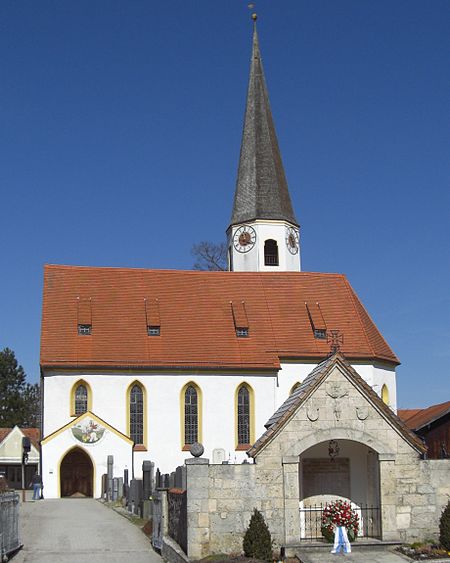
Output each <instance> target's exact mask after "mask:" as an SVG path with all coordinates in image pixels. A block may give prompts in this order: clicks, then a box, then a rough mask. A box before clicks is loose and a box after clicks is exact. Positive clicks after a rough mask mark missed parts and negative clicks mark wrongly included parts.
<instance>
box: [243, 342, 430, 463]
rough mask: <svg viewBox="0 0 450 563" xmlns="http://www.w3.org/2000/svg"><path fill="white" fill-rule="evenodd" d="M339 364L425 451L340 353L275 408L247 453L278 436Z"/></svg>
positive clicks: (420, 446) (412, 442)
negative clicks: (264, 430)
mask: <svg viewBox="0 0 450 563" xmlns="http://www.w3.org/2000/svg"><path fill="white" fill-rule="evenodd" d="M335 366H339V367H340V368H341V369H342V370H343V371H344V373H345V374H346V375H347V377H348V378H349V379H350V381H352V382H353V383H354V384H355V385H356V386H357V387H358V388H359V389H360V390H361V391H362V392H363V394H364V395H365V396H366V398H367V399H368V400H369V402H371V403H372V405H373V406H374V407H375V408H376V409H377V410H378V411H381V414H382V415H383V416H384V418H386V419H387V420H388V422H389V423H390V424H391V425H392V426H393V427H394V428H395V429H396V430H397V431H398V432H399V433H400V434H401V435H402V436H403V438H405V440H406V441H407V442H408V443H409V444H410V445H412V446H413V447H414V448H415V449H416V450H418V451H419V452H425V451H426V447H425V446H424V445H423V443H422V441H421V440H420V439H419V438H418V437H417V436H416V435H415V434H414V433H413V432H411V430H409V428H408V427H407V426H406V425H405V424H404V423H403V422H402V421H401V420H400V418H399V417H398V416H396V415H395V414H394V413H393V412H392V411H391V409H390V408H389V407H388V406H387V405H386V404H385V403H384V402H383V401H382V400H381V399H380V397H379V396H378V395H377V394H376V393H375V391H374V390H373V389H372V387H370V385H368V384H367V383H366V382H365V381H364V379H363V378H362V377H361V376H360V375H359V374H358V373H357V372H356V371H355V370H354V369H353V368H352V366H351V365H350V364H349V363H348V362H347V361H346V359H345V358H344V357H343V356H342V355H341V354H339V353H336V354H334V355H333V356H330V357H329V358H327V359H326V360H324V361H323V362H321V363H320V364H319V365H318V366H316V367H315V368H314V369H313V371H312V372H311V373H309V374H308V375H307V377H306V378H305V379H304V381H303V382H302V383H301V384H300V385H299V387H297V389H296V390H295V391H294V392H293V393H292V395H291V396H290V397H288V398H287V399H286V400H285V401H284V403H283V404H282V405H281V406H280V407H279V408H278V409H277V410H276V411H275V413H274V414H273V415H272V416H271V417H270V419H269V420H268V421H267V423H266V424H265V426H266V428H267V430H266V432H264V434H263V435H262V436H261V437H260V438H259V439H258V440H257V441H256V442H255V444H254V445H253V446H252V447H251V448H250V449H249V450H248V451H247V455H248V456H250V457H255V456H256V455H257V454H258V453H259V452H260V451H261V450H262V449H263V448H264V447H265V446H266V445H267V444H268V443H269V442H270V441H271V440H272V439H273V438H275V436H277V435H278V434H279V433H280V432H281V430H282V429H283V428H284V426H285V425H286V424H287V423H288V422H289V420H290V419H291V418H292V417H293V416H294V414H295V413H296V412H297V410H298V409H299V408H300V407H301V406H302V404H303V403H304V402H305V401H306V399H308V398H309V397H310V396H311V394H312V393H313V392H314V391H315V390H316V389H317V388H318V387H319V386H320V384H321V383H322V381H323V380H324V379H325V378H326V377H327V375H328V374H329V373H330V371H331V370H332V369H333V368H334V367H335Z"/></svg>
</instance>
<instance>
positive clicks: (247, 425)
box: [236, 383, 253, 449]
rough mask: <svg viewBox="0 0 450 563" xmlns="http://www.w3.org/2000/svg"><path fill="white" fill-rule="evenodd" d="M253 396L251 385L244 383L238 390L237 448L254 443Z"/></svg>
mask: <svg viewBox="0 0 450 563" xmlns="http://www.w3.org/2000/svg"><path fill="white" fill-rule="evenodd" d="M251 403H252V397H251V392H250V389H249V387H248V386H247V385H246V384H245V383H244V384H242V385H241V386H240V387H239V389H238V392H237V405H236V406H237V412H236V416H237V449H240V446H245V447H247V446H248V445H249V444H251V443H252V434H253V432H252V423H253V421H252V409H251V407H252V404H251Z"/></svg>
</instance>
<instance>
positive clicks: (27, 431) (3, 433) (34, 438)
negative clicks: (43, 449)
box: [0, 427, 41, 449]
mask: <svg viewBox="0 0 450 563" xmlns="http://www.w3.org/2000/svg"><path fill="white" fill-rule="evenodd" d="M18 428H19V430H20V431H21V432H22V434H24V435H25V436H28V438H30V440H31V443H32V444H33V446H34V447H35V448H37V449H39V440H40V437H41V433H40V430H39V428H20V427H18ZM12 431H13V428H0V443H1V442H3V440H4V439H5V438H6V437H7V436H9V434H10V433H11V432H12Z"/></svg>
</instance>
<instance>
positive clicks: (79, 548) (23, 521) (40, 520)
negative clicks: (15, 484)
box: [12, 499, 163, 563]
mask: <svg viewBox="0 0 450 563" xmlns="http://www.w3.org/2000/svg"><path fill="white" fill-rule="evenodd" d="M20 532H21V541H22V543H23V544H24V547H23V548H22V550H21V551H19V552H18V553H17V554H16V555H15V557H14V558H13V560H12V561H13V563H24V562H27V563H28V562H32V563H43V562H45V563H75V562H76V563H119V562H120V563H123V562H124V561H132V562H133V563H144V562H145V563H162V562H163V560H162V558H161V557H160V556H159V555H158V554H157V553H156V552H155V551H153V549H152V546H151V544H150V541H149V540H148V538H147V537H146V536H145V535H144V534H143V533H142V532H141V530H139V528H138V527H137V526H135V525H134V524H132V523H131V522H129V521H128V520H127V519H126V518H124V517H123V516H120V515H119V514H117V513H116V512H114V511H113V510H111V509H109V508H107V507H105V506H103V505H102V504H101V503H100V502H98V501H96V500H93V499H61V500H40V501H37V502H25V503H22V504H21V505H20Z"/></svg>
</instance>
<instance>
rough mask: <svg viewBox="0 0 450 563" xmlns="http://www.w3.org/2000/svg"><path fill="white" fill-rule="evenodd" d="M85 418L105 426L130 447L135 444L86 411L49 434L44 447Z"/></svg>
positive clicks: (44, 439) (44, 441) (43, 440)
mask: <svg viewBox="0 0 450 563" xmlns="http://www.w3.org/2000/svg"><path fill="white" fill-rule="evenodd" d="M84 418H91V419H92V420H95V421H96V422H98V423H99V424H101V425H102V426H104V427H105V428H106V429H108V430H109V431H111V432H112V433H113V434H115V435H116V436H118V437H119V438H121V439H122V440H124V441H125V442H128V443H129V444H130V445H133V444H134V442H133V440H132V439H131V438H130V437H129V436H127V435H126V434H124V433H123V432H121V431H120V430H117V428H114V426H111V424H109V423H108V422H106V421H105V420H103V419H102V418H100V417H99V416H97V415H96V414H94V413H93V412H92V411H86V412H84V413H82V414H80V415H79V416H77V417H76V418H73V419H72V420H70V421H69V422H68V423H67V424H64V426H61V428H58V429H57V430H54V431H53V432H51V433H50V434H47V436H45V438H42V445H44V444H46V443H47V442H50V441H51V440H53V438H56V437H57V436H59V435H60V434H62V433H63V432H64V431H65V430H67V429H68V428H73V427H75V426H76V425H77V424H78V423H79V422H80V421H82V420H83V419H84Z"/></svg>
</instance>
